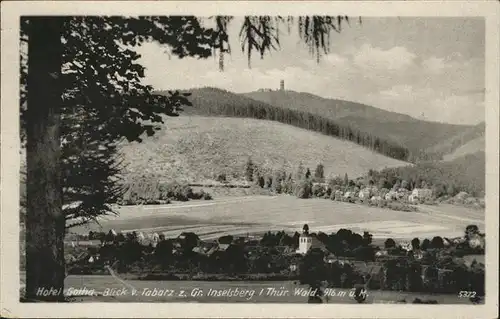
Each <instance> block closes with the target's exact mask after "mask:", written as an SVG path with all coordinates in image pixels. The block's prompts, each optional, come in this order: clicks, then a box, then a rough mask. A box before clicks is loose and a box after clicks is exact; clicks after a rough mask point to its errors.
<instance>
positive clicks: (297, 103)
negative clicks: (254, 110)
mask: <svg viewBox="0 0 500 319" xmlns="http://www.w3.org/2000/svg"><path fill="white" fill-rule="evenodd" d="M243 95H244V96H246V97H250V98H252V99H256V100H259V101H262V102H265V103H269V104H272V105H276V106H279V107H283V108H288V109H293V110H307V111H308V112H311V113H313V114H319V115H321V116H325V117H327V118H329V119H334V120H341V121H342V123H346V124H349V126H351V127H352V128H355V129H358V130H363V131H364V132H366V133H369V134H372V135H373V136H377V137H379V138H381V139H386V140H392V141H395V142H397V143H399V144H402V145H404V146H405V147H407V148H408V149H410V150H411V151H412V153H414V156H416V155H417V154H419V152H420V151H421V150H424V149H427V148H430V147H432V146H434V145H437V144H439V143H440V142H443V141H446V140H448V139H449V138H452V137H453V136H456V135H458V134H459V133H463V132H464V131H467V130H468V129H471V128H473V126H465V125H453V124H445V123H437V122H429V121H422V120H418V119H415V118H413V117H410V116H408V115H404V114H399V113H395V112H389V111H385V110H382V109H378V108H375V107H372V106H369V105H365V104H361V103H355V102H349V101H344V100H337V99H325V98H322V97H319V96H316V95H313V94H310V93H301V92H294V91H283V92H282V91H264V92H261V91H258V92H250V93H245V94H243Z"/></svg>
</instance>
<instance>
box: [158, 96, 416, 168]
mask: <svg viewBox="0 0 500 319" xmlns="http://www.w3.org/2000/svg"><path fill="white" fill-rule="evenodd" d="M190 93H192V95H191V97H190V98H189V99H190V101H191V102H192V106H189V107H186V108H185V113H186V114H196V115H203V116H232V117H239V118H254V119H263V120H272V121H277V122H280V123H284V124H289V125H292V126H295V127H299V128H303V129H307V130H311V131H314V132H320V133H322V134H324V135H328V136H333V137H337V138H340V139H343V140H348V141H351V142H354V143H356V144H358V145H361V146H364V147H367V148H369V149H370V150H372V151H375V152H378V153H380V154H383V155H385V156H388V157H392V158H395V159H398V160H404V161H407V160H408V157H409V154H410V152H409V150H408V149H407V148H406V147H405V146H404V145H402V144H400V143H396V142H394V141H393V140H389V139H384V138H380V137H379V136H376V135H373V134H371V133H369V132H368V133H367V132H365V131H364V129H363V128H359V129H354V128H353V127H351V126H349V125H348V124H349V123H346V122H345V121H340V120H335V119H331V118H327V117H325V116H322V114H319V113H311V112H309V110H308V109H304V110H295V109H290V108H283V107H278V106H274V105H271V104H268V103H264V102H261V101H257V100H254V99H252V98H248V97H245V96H243V95H239V94H235V93H232V92H229V91H225V90H221V89H216V88H202V89H196V90H192V91H191V92H190ZM157 94H164V92H157Z"/></svg>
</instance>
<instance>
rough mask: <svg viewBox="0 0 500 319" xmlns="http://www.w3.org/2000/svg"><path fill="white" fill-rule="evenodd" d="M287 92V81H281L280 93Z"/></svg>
mask: <svg viewBox="0 0 500 319" xmlns="http://www.w3.org/2000/svg"><path fill="white" fill-rule="evenodd" d="M284 90H285V80H281V81H280V91H284Z"/></svg>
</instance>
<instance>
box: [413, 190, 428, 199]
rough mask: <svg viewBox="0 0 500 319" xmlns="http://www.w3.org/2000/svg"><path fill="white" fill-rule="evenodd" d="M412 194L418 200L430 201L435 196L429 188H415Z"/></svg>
mask: <svg viewBox="0 0 500 319" xmlns="http://www.w3.org/2000/svg"><path fill="white" fill-rule="evenodd" d="M411 194H412V195H413V197H414V198H416V199H417V198H418V199H429V198H432V196H433V194H432V189H429V188H415V189H414V190H413V192H412V193H411Z"/></svg>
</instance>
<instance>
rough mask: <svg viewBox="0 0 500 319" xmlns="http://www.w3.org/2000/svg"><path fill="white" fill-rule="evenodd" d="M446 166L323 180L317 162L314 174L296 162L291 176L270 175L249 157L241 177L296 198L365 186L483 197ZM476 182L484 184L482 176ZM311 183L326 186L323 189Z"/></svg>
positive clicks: (278, 172) (421, 166)
mask: <svg viewBox="0 0 500 319" xmlns="http://www.w3.org/2000/svg"><path fill="white" fill-rule="evenodd" d="M446 165H447V164H446V163H445V164H442V165H440V164H434V163H420V164H416V165H415V166H403V167H396V168H386V169H383V170H380V171H376V170H373V169H370V170H369V171H368V173H367V174H366V175H365V176H364V177H360V178H357V179H355V180H352V179H350V178H349V176H348V175H347V173H346V174H344V176H343V177H341V176H335V177H330V178H325V167H324V165H323V164H321V163H319V164H318V165H317V166H316V168H315V169H314V171H311V170H310V169H309V168H307V167H305V166H304V165H303V164H302V163H299V165H298V167H297V168H296V170H295V172H294V173H293V174H292V173H290V172H287V171H286V170H285V168H282V169H278V170H275V171H274V172H270V171H265V170H263V169H262V168H261V167H259V165H258V164H256V163H254V162H253V161H252V159H251V158H249V159H248V160H247V162H246V164H245V167H244V175H245V178H246V180H247V181H249V182H253V183H254V184H255V185H257V186H259V187H262V188H268V189H271V190H272V191H274V192H276V193H286V194H295V195H297V196H298V197H300V198H309V197H313V196H314V197H323V196H324V195H327V196H330V195H331V193H332V191H333V190H337V189H339V190H343V191H347V190H350V191H354V190H357V191H359V190H360V189H363V188H365V187H376V188H377V189H378V190H379V191H382V190H386V191H389V190H394V191H397V190H399V189H405V190H407V191H412V190H413V189H414V188H430V189H432V190H433V196H435V197H436V198H439V197H442V196H446V195H447V196H455V195H457V194H458V193H459V192H463V191H465V192H467V193H469V194H470V195H472V196H477V197H481V196H483V195H484V185H480V184H478V183H477V181H475V180H469V179H467V178H464V177H463V176H461V175H460V174H459V172H458V171H456V170H455V169H454V168H452V167H449V170H448V169H447V168H448V166H446ZM480 179H482V180H483V181H484V176H482V178H480ZM314 183H326V188H325V187H323V186H321V185H314Z"/></svg>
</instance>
